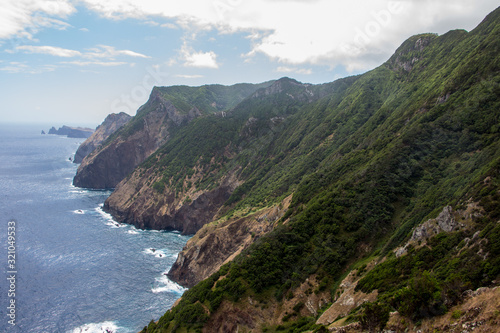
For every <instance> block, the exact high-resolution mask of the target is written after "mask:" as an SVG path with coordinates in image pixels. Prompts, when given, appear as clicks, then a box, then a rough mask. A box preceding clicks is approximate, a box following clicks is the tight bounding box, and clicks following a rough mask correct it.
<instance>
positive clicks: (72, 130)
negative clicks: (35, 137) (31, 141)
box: [49, 125, 94, 139]
mask: <svg viewBox="0 0 500 333" xmlns="http://www.w3.org/2000/svg"><path fill="white" fill-rule="evenodd" d="M93 132H94V130H93V129H91V128H87V127H70V126H66V125H64V126H62V127H59V129H56V128H55V127H54V126H52V127H51V128H50V130H49V134H55V135H65V136H67V137H68V138H85V139H86V138H88V137H89V136H91V135H92V133H93Z"/></svg>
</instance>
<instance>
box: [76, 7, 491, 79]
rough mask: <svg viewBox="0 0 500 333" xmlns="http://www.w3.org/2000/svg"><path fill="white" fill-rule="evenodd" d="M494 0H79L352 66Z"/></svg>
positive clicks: (266, 50)
mask: <svg viewBox="0 0 500 333" xmlns="http://www.w3.org/2000/svg"><path fill="white" fill-rule="evenodd" d="M497 1H498V0H476V1H470V0H453V1H452V0H397V1H390V0H352V1H342V2H340V1H332V0H316V1H300V0H294V1H266V0H252V1H243V0H211V1H209V0H184V1H176V2H165V1H164V2H160V1H156V0H140V1H139V0H109V1H101V0H83V2H84V3H85V4H87V6H88V7H89V8H90V9H92V10H94V11H96V12H98V13H100V14H101V15H102V16H104V17H108V18H113V19H122V18H131V17H133V18H146V17H150V16H155V17H158V16H160V17H166V18H169V19H174V20H176V22H177V24H178V25H179V26H181V27H182V28H184V29H205V30H206V29H217V30H218V31H219V32H220V33H234V32H241V31H245V32H247V33H248V34H249V35H250V36H251V38H250V40H251V43H252V51H251V52H249V53H248V54H247V57H252V56H254V55H256V54H258V53H261V54H264V55H266V56H268V57H269V58H271V59H274V60H276V61H278V62H281V63H283V64H289V65H298V64H322V65H328V66H330V67H335V66H337V65H343V66H345V67H346V68H348V69H350V70H353V71H355V70H359V69H362V67H365V68H366V67H370V66H372V65H373V64H376V63H379V62H380V61H381V59H387V57H388V56H390V54H391V53H392V52H393V51H394V49H395V48H396V47H397V46H399V45H400V43H401V42H403V41H404V40H405V39H406V38H408V37H409V36H411V35H413V34H416V33H421V32H438V33H443V32H446V31H447V30H449V29H454V28H466V29H471V28H473V27H474V25H475V24H477V23H478V22H479V21H480V20H481V19H482V18H483V17H484V16H485V15H486V14H488V12H490V11H491V10H493V9H495V8H496V7H497V6H498V3H497ZM398 5H399V7H398ZM192 55H193V58H190V59H191V60H192V61H191V62H187V63H186V65H189V64H196V63H203V62H205V61H206V62H209V61H210V59H212V56H213V54H211V53H210V52H205V53H201V52H200V53H193V54H192ZM213 64H214V62H212V65H213ZM361 64H364V65H361Z"/></svg>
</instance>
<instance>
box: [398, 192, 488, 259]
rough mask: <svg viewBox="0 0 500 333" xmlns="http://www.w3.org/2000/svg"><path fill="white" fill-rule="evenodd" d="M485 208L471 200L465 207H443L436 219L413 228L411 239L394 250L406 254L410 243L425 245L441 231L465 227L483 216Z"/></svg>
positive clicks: (399, 253) (401, 254) (400, 254)
mask: <svg viewBox="0 0 500 333" xmlns="http://www.w3.org/2000/svg"><path fill="white" fill-rule="evenodd" d="M482 211H483V209H482V208H481V207H480V206H479V205H478V204H477V203H475V202H469V203H468V204H467V205H466V207H465V208H464V209H461V210H456V211H454V210H453V208H452V207H451V206H446V207H444V208H443V210H442V211H441V213H439V215H438V217H436V218H435V219H429V220H427V221H425V222H424V223H422V224H420V225H419V226H417V227H416V228H415V229H413V233H412V235H411V238H410V240H409V241H408V242H407V243H406V244H405V245H404V246H401V247H398V248H396V249H395V250H394V254H395V255H396V257H401V256H403V255H405V254H406V253H407V252H408V251H407V248H408V246H409V245H413V246H417V247H418V246H423V244H425V242H426V241H427V240H428V239H429V238H431V237H433V236H435V235H437V234H439V233H440V232H452V231H456V230H460V229H464V228H466V227H467V225H469V224H470V223H471V222H472V221H474V220H475V219H477V218H478V217H481V216H482Z"/></svg>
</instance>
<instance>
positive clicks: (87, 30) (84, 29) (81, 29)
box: [78, 28, 90, 32]
mask: <svg viewBox="0 0 500 333" xmlns="http://www.w3.org/2000/svg"><path fill="white" fill-rule="evenodd" d="M78 30H80V31H83V32H89V31H90V30H89V29H87V28H80V29H78Z"/></svg>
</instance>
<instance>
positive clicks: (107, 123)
mask: <svg viewBox="0 0 500 333" xmlns="http://www.w3.org/2000/svg"><path fill="white" fill-rule="evenodd" d="M131 118H132V117H131V116H129V115H128V114H126V113H124V112H121V113H119V114H115V113H112V114H110V115H108V116H107V117H106V119H104V121H103V122H102V124H101V125H99V126H97V128H96V129H95V131H94V133H92V135H91V136H90V137H88V138H87V140H85V141H84V142H83V143H82V144H81V145H80V146H79V147H78V149H77V151H76V153H75V158H74V159H73V163H81V162H82V160H83V159H84V158H85V156H87V155H88V154H90V153H91V152H93V151H94V150H95V149H96V148H97V147H98V146H99V145H100V144H102V143H103V142H104V141H105V140H106V139H107V138H108V137H109V136H110V135H111V134H113V133H114V132H116V131H117V130H119V129H120V128H121V127H122V126H123V125H125V124H126V123H127V122H128V121H129V120H130V119H131Z"/></svg>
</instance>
